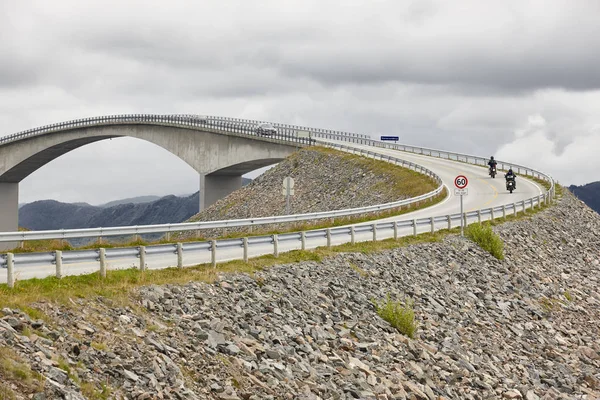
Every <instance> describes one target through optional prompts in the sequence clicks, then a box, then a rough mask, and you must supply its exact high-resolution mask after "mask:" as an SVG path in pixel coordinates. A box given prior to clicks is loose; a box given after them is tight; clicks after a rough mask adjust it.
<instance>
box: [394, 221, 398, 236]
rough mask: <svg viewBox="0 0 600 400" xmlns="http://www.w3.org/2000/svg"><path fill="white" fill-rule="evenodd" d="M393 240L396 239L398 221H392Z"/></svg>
mask: <svg viewBox="0 0 600 400" xmlns="http://www.w3.org/2000/svg"><path fill="white" fill-rule="evenodd" d="M394 240H398V221H394Z"/></svg>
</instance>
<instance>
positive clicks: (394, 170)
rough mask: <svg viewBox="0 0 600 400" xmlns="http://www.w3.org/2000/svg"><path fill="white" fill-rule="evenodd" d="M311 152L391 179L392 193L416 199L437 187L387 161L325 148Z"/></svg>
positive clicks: (426, 178)
mask: <svg viewBox="0 0 600 400" xmlns="http://www.w3.org/2000/svg"><path fill="white" fill-rule="evenodd" d="M310 150H313V151H318V152H320V153H323V154H328V155H334V156H336V157H340V158H342V159H343V160H346V161H349V162H350V163H353V164H356V165H358V166H359V167H361V168H363V169H364V170H366V171H369V172H372V173H374V174H376V175H379V176H385V177H386V178H388V179H389V182H388V183H386V185H385V189H387V190H389V191H390V192H391V193H401V194H403V195H405V196H408V197H415V196H419V195H422V194H424V193H427V192H430V191H432V190H434V189H435V188H436V187H437V185H436V183H435V180H434V179H432V178H430V177H428V176H426V175H423V174H421V173H419V172H416V171H413V170H411V169H408V168H404V167H401V166H399V165H396V164H392V163H390V162H387V161H382V160H376V159H373V158H369V157H365V156H362V155H358V154H350V153H347V152H345V151H340V150H336V149H332V148H329V147H323V146H315V147H311V148H310ZM381 189H383V187H382V188H381Z"/></svg>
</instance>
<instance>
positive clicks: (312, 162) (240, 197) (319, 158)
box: [189, 147, 436, 236]
mask: <svg viewBox="0 0 600 400" xmlns="http://www.w3.org/2000/svg"><path fill="white" fill-rule="evenodd" d="M288 176H289V177H292V178H293V179H294V191H295V193H294V195H293V196H291V197H290V213H291V214H302V213H309V212H319V211H330V210H341V209H346V208H355V207H364V206H367V205H374V204H382V203H388V202H391V201H397V200H402V199H405V198H409V197H414V196H417V195H421V194H424V193H427V192H429V191H431V190H434V189H435V188H436V184H435V181H434V180H433V179H431V178H429V177H426V176H424V175H422V174H419V173H417V172H414V171H411V170H409V169H405V168H401V167H398V166H395V165H392V164H390V163H388V162H385V161H379V160H373V159H369V158H366V157H363V156H359V155H352V154H348V153H345V152H341V151H337V150H332V149H329V148H321V147H312V148H310V149H302V150H300V151H298V152H296V153H294V154H293V155H291V156H290V157H288V158H286V159H285V160H283V161H282V162H280V163H279V164H277V166H275V167H274V168H272V169H270V170H268V171H266V172H265V173H264V174H263V175H261V176H259V177H258V178H256V179H255V180H254V181H253V182H252V183H251V184H249V185H248V186H245V187H244V188H242V189H241V190H238V191H235V192H233V193H231V194H230V195H229V196H227V197H225V198H223V199H221V200H219V201H217V202H216V203H215V204H213V205H212V206H210V207H208V208H207V209H206V210H204V211H202V212H201V213H199V214H197V215H194V216H193V217H192V218H190V219H189V221H216V220H223V219H237V218H251V217H267V216H272V215H284V214H286V199H285V196H284V195H283V193H282V187H283V179H284V178H286V177H288ZM273 228H275V227H274V226H269V227H266V229H273ZM243 229H244V228H234V229H230V230H229V231H230V232H231V231H242V230H243ZM203 233H204V234H205V235H207V236H211V235H219V234H221V233H222V232H216V231H215V232H210V231H203Z"/></svg>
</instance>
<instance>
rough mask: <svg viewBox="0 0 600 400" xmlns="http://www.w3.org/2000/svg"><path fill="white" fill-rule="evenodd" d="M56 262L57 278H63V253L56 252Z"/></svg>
mask: <svg viewBox="0 0 600 400" xmlns="http://www.w3.org/2000/svg"><path fill="white" fill-rule="evenodd" d="M54 262H55V263H56V277H57V278H58V279H61V278H62V251H60V250H56V251H55V252H54Z"/></svg>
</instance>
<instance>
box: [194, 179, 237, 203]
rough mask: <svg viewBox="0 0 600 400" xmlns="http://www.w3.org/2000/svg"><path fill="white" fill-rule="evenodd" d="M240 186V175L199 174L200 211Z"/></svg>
mask: <svg viewBox="0 0 600 400" xmlns="http://www.w3.org/2000/svg"><path fill="white" fill-rule="evenodd" d="M241 187H242V176H241V175H217V174H208V175H200V211H202V210H204V209H206V208H207V207H208V206H210V205H211V204H214V203H216V202H217V200H219V199H222V198H223V197H225V196H227V195H228V194H229V193H231V192H234V191H236V190H238V189H240V188H241Z"/></svg>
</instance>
